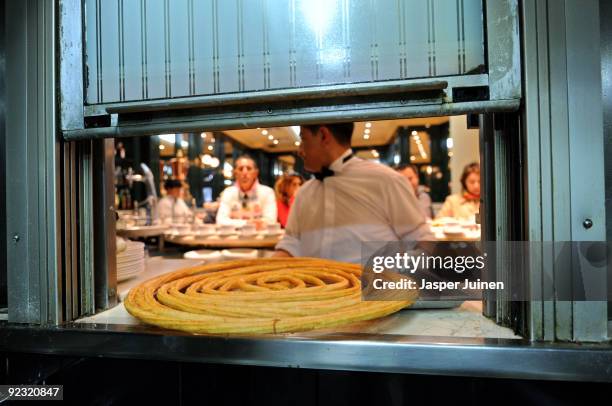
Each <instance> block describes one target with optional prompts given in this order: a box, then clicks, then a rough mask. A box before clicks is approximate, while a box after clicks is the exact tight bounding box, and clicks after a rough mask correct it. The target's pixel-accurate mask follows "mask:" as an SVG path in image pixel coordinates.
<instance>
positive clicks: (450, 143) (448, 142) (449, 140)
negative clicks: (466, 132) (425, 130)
mask: <svg viewBox="0 0 612 406" xmlns="http://www.w3.org/2000/svg"><path fill="white" fill-rule="evenodd" d="M453 146H454V142H453V139H452V138H450V137H448V138H447V139H446V148H448V149H453Z"/></svg>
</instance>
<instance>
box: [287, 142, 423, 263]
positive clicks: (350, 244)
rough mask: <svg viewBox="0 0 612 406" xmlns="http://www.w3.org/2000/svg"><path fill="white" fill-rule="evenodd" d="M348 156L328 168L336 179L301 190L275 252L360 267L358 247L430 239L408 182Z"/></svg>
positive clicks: (316, 181) (349, 153) (350, 152)
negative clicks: (372, 243) (376, 243)
mask: <svg viewBox="0 0 612 406" xmlns="http://www.w3.org/2000/svg"><path fill="white" fill-rule="evenodd" d="M351 154H352V151H351V150H350V149H349V150H347V151H345V152H344V153H343V154H342V155H341V156H340V157H339V158H338V159H337V160H335V161H334V162H333V163H332V164H331V165H330V167H329V169H331V170H332V171H334V173H335V174H334V176H330V177H327V178H325V179H324V180H323V181H319V180H316V179H311V180H309V181H308V182H306V183H305V184H304V185H303V186H302V187H301V188H300V190H299V191H298V193H297V195H296V197H295V202H294V203H293V206H292V208H291V212H290V213H289V219H288V220H287V227H286V229H285V236H284V237H283V239H282V240H281V241H280V242H279V243H278V244H277V245H276V249H281V250H285V251H287V252H289V253H290V254H291V255H293V256H294V257H299V256H302V257H318V258H328V259H335V260H339V261H346V262H352V263H360V262H361V242H366V241H388V242H391V241H400V240H402V241H422V240H432V239H433V234H431V231H430V229H429V226H428V225H427V223H425V217H424V216H423V214H422V213H421V210H420V208H419V204H418V201H417V198H416V197H415V195H414V191H413V190H412V187H411V186H410V185H409V184H408V182H406V179H404V178H403V177H402V175H400V174H398V173H396V172H395V171H394V170H392V169H390V168H388V167H386V166H384V165H381V164H379V163H375V162H371V161H366V160H363V159H360V158H356V157H353V158H350V159H348V160H346V161H343V160H344V158H346V157H348V156H350V155H351Z"/></svg>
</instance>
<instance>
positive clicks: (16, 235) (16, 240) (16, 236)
mask: <svg viewBox="0 0 612 406" xmlns="http://www.w3.org/2000/svg"><path fill="white" fill-rule="evenodd" d="M13 241H15V244H16V243H18V242H19V234H15V235H14V236H13Z"/></svg>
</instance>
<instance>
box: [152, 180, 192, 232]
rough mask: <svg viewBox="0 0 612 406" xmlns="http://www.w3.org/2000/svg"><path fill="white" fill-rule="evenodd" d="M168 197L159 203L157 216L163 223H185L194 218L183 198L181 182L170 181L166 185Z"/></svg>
mask: <svg viewBox="0 0 612 406" xmlns="http://www.w3.org/2000/svg"><path fill="white" fill-rule="evenodd" d="M164 189H166V196H164V197H163V198H161V199H160V201H159V202H158V203H157V215H158V216H159V218H160V220H161V221H162V222H163V223H183V222H186V221H188V220H189V219H190V218H191V217H192V215H193V214H192V212H191V210H189V207H187V204H185V201H184V200H183V199H182V198H181V194H182V191H183V185H182V184H181V181H180V180H177V179H168V180H167V181H166V182H165V183H164Z"/></svg>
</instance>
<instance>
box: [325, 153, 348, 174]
mask: <svg viewBox="0 0 612 406" xmlns="http://www.w3.org/2000/svg"><path fill="white" fill-rule="evenodd" d="M352 153H353V150H352V149H350V148H349V149H347V150H346V151H344V152H343V153H342V155H340V156H339V157H338V158H337V159H336V160H335V161H334V162H332V163H331V165H329V169H331V170H332V171H334V173H340V172H342V168H344V166H345V165H346V164H347V162H348V161H349V160H347V161H346V162H343V161H344V158H346V157H348V156H350V155H351V154H352Z"/></svg>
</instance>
